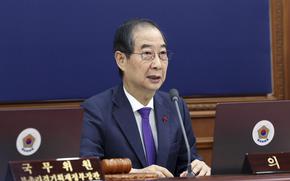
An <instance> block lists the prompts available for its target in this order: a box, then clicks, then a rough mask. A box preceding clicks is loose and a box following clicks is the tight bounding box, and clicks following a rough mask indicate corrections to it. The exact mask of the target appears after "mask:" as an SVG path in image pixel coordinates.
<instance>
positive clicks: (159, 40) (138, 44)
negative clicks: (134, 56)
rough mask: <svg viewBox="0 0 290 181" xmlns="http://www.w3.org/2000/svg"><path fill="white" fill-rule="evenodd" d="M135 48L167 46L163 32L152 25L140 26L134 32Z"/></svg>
mask: <svg viewBox="0 0 290 181" xmlns="http://www.w3.org/2000/svg"><path fill="white" fill-rule="evenodd" d="M132 39H133V43H134V48H138V49H141V48H145V47H153V48H159V47H166V44H165V41H164V39H163V36H162V34H161V32H160V31H159V30H158V29H157V28H155V27H152V26H138V27H136V28H134V30H133V32H132Z"/></svg>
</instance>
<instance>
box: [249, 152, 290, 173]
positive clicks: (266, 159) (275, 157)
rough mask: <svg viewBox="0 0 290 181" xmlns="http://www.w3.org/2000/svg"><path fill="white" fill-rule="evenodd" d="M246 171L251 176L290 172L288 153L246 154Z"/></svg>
mask: <svg viewBox="0 0 290 181" xmlns="http://www.w3.org/2000/svg"><path fill="white" fill-rule="evenodd" d="M245 162H247V163H246V164H247V167H248V171H249V172H250V173H252V174H267V173H286V172H290V153H288V152H282V153H265V154H246V160H245Z"/></svg>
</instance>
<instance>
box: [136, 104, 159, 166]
mask: <svg viewBox="0 0 290 181" xmlns="http://www.w3.org/2000/svg"><path fill="white" fill-rule="evenodd" d="M150 110H151V108H149V107H144V108H142V109H139V110H138V112H139V114H140V115H141V117H142V134H143V142H144V145H145V150H146V158H147V163H148V165H152V164H155V159H156V149H155V144H154V139H153V135H152V131H151V127H150V123H149V114H150Z"/></svg>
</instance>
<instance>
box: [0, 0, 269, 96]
mask: <svg viewBox="0 0 290 181" xmlns="http://www.w3.org/2000/svg"><path fill="white" fill-rule="evenodd" d="M133 17H146V18H150V19H153V20H154V21H156V22H157V23H158V24H159V25H160V27H161V28H162V30H163V31H164V32H165V34H166V36H167V38H168V43H169V49H170V50H171V51H173V52H174V56H173V59H172V61H171V62H170V63H169V70H168V77H167V80H166V83H165V85H164V86H163V87H162V89H163V90H166V91H167V90H168V89H170V88H172V87H175V88H177V89H179V90H180V92H181V94H182V95H197V96H200V95H204V96H205V95H253V94H257V95H258V94H260V95H262V94H267V93H270V92H272V88H271V60H270V57H271V56H270V33H269V2H268V1H267V0H193V1H190V0H188V1H178V0H172V1H168V0H158V1H155V0H148V1H136V0H123V1H115V0H82V1H79V0H49V1H46V0H44V1H37V0H25V1H22V0H9V1H0V85H1V86H0V102H18V101H36V100H56V99H82V98H87V97H89V96H91V95H93V94H95V93H98V92H100V91H103V90H105V89H106V88H109V87H111V86H113V85H115V84H118V83H119V82H120V79H119V77H118V73H117V68H116V65H115V63H114V59H113V53H112V41H113V34H114V31H115V29H116V28H117V27H118V26H119V25H120V24H121V22H123V21H124V20H126V19H129V18H133Z"/></svg>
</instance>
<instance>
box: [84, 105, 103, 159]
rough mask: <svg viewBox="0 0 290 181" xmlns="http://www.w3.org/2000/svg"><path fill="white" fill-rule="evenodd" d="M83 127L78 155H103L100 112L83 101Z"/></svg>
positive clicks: (100, 156)
mask: <svg viewBox="0 0 290 181" xmlns="http://www.w3.org/2000/svg"><path fill="white" fill-rule="evenodd" d="M82 107H83V108H84V118H83V128H82V135H81V143H80V156H82V157H83V156H96V157H99V158H102V157H104V149H103V148H104V147H103V145H104V142H103V140H104V139H102V138H103V129H102V127H103V126H102V120H103V119H102V114H101V111H100V109H99V108H98V107H97V106H95V105H93V104H92V103H89V102H85V103H84V104H83V105H82Z"/></svg>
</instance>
